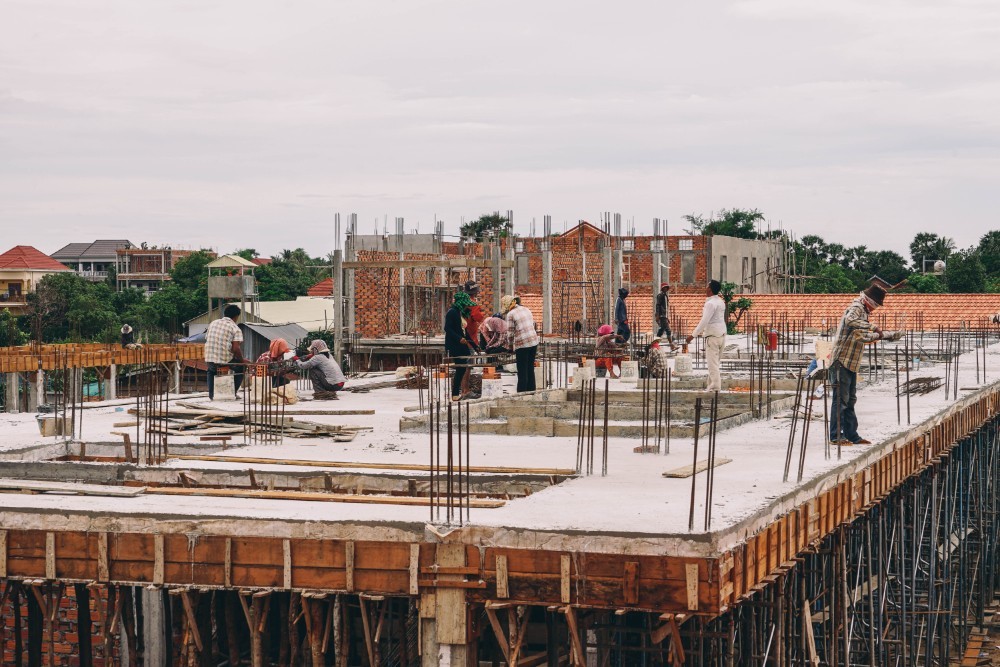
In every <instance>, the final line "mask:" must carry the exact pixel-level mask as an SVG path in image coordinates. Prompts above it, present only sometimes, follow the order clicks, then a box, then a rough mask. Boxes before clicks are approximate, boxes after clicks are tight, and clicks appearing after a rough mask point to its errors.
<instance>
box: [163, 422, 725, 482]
mask: <svg viewBox="0 0 1000 667" xmlns="http://www.w3.org/2000/svg"><path fill="white" fill-rule="evenodd" d="M241 416H242V415H241ZM170 458H171V459H172V460H178V461H215V462H223V463H227V462H229V463H252V464H255V465H257V464H260V465H274V466H299V467H306V468H353V469H357V470H362V469H366V470H410V471H414V472H430V466H426V465H421V464H419V463H365V462H360V461H318V460H315V459H268V458H260V457H255V456H213V455H209V454H206V455H203V456H196V455H177V456H171V457H170ZM720 460H721V459H720ZM468 471H469V472H482V473H497V474H501V475H558V476H561V477H569V476H575V475H576V471H575V470H573V469H572V468H512V467H505V466H469V468H468Z"/></svg>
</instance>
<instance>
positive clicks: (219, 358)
mask: <svg viewBox="0 0 1000 667" xmlns="http://www.w3.org/2000/svg"><path fill="white" fill-rule="evenodd" d="M241 313H242V311H241V310H240V307H239V306H237V305H235V304H229V305H228V306H226V309H225V310H223V311H222V315H223V316H222V317H221V318H219V319H217V320H215V321H214V322H212V323H211V324H209V325H208V330H207V331H206V332H205V365H206V366H207V367H208V400H210V401H211V400H213V399H214V398H215V376H216V374H218V372H219V368H221V367H223V366H231V368H232V371H233V391H239V390H240V385H241V384H243V364H245V363H246V359H244V358H243V349H242V347H241V345H242V343H243V332H242V331H240V328H239V327H238V326H237V325H236V322H237V321H238V320H239V319H240V314H241Z"/></svg>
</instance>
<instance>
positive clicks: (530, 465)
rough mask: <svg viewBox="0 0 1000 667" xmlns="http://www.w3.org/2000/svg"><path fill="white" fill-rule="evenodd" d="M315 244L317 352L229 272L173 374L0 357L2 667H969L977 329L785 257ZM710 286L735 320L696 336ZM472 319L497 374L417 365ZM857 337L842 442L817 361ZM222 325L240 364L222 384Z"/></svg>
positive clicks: (154, 359)
mask: <svg viewBox="0 0 1000 667" xmlns="http://www.w3.org/2000/svg"><path fill="white" fill-rule="evenodd" d="M510 217H512V214H510V213H509V212H508V218H510ZM345 229H346V232H347V234H346V243H345V245H344V247H343V248H342V249H341V248H338V249H337V250H335V252H334V253H333V255H332V257H331V266H330V269H329V270H330V273H329V274H328V275H330V276H331V277H330V278H328V279H326V280H325V281H322V282H319V283H317V284H316V285H314V286H313V287H312V288H311V289H310V290H309V297H308V298H307V297H303V299H306V298H307V299H308V302H309V304H311V305H308V308H314V307H315V308H318V309H317V310H309V312H310V313H314V312H315V313H321V315H308V316H303V317H307V318H315V317H322V318H323V321H321V322H319V324H316V325H315V326H314V328H312V329H310V328H308V327H307V326H306V325H307V324H308V322H303V321H301V318H300V322H299V323H296V322H295V321H294V320H293V318H292V317H290V316H289V317H287V319H286V318H284V317H282V318H281V321H273V320H274V319H276V318H272V320H271V321H268V320H267V319H266V318H265V308H262V304H261V302H259V300H258V294H257V289H256V287H255V279H254V269H255V266H259V265H255V264H253V263H251V262H250V261H248V260H241V259H240V258H238V257H236V256H231V255H224V256H222V257H219V258H217V259H215V260H213V262H212V263H211V264H210V265H209V269H208V276H207V289H208V295H209V307H208V312H207V314H206V315H204V316H202V317H200V318H196V319H195V320H191V321H190V322H188V323H187V324H188V327H189V331H188V333H189V334H191V338H190V340H193V341H195V342H178V343H171V344H136V343H135V342H133V340H132V339H131V338H127V336H128V335H129V333H130V330H129V331H127V330H126V329H127V327H123V329H122V344H113V345H112V344H104V343H79V344H73V343H67V344H51V345H42V344H38V343H32V344H29V345H24V346H11V347H3V348H0V376H2V386H3V390H2V393H0V404H2V406H3V413H2V414H0V499H2V501H0V617H2V623H0V651H2V653H0V655H2V657H0V663H2V664H4V665H18V666H22V665H24V666H29V665H31V666H33V665H80V666H81V667H89V666H98V665H99V666H104V665H130V666H135V665H171V666H172V665H199V666H205V667H207V666H209V665H212V666H218V665H233V666H235V665H251V666H252V667H264V666H269V665H313V666H314V667H319V666H323V665H333V666H336V667H347V666H354V665H370V666H375V665H385V666H389V665H393V666H395V665H449V666H459V665H461V666H463V667H466V666H480V665H483V666H485V665H510V666H514V665H518V666H531V665H549V666H553V667H555V666H558V665H575V666H578V667H583V666H590V665H596V666H600V667H603V666H605V665H668V664H669V665H699V666H719V667H722V666H724V665H779V666H785V665H844V666H847V665H975V664H980V663H979V662H978V660H979V656H980V649H981V648H982V647H983V644H984V642H985V641H986V640H985V637H986V633H987V632H988V631H989V630H990V628H992V626H993V624H994V622H995V614H996V612H997V609H998V606H997V603H996V596H997V590H998V587H1000V569H998V568H1000V543H998V541H997V535H998V532H1000V530H998V529H1000V512H998V508H1000V456H998V454H997V452H998V451H1000V450H998V447H997V444H998V441H1000V418H998V416H997V414H998V409H1000V384H998V381H1000V327H998V326H997V324H996V323H995V322H994V321H993V319H992V318H993V316H994V314H996V313H997V312H998V311H1000V294H968V295H965V294H914V293H904V292H902V291H898V292H897V291H896V289H897V288H899V287H900V285H890V284H888V283H886V282H885V281H882V280H881V279H878V277H877V276H874V277H873V280H872V285H871V286H870V287H868V288H866V290H865V291H863V292H862V293H861V294H860V295H859V294H857V293H854V294H803V293H801V292H802V283H803V282H804V281H806V280H808V279H809V276H808V272H809V270H810V268H811V267H803V266H798V265H796V262H795V259H794V254H793V253H791V252H790V250H789V248H788V245H787V242H786V241H785V240H778V239H776V240H770V239H766V240H765V239H754V240H749V239H740V238H732V237H726V236H719V235H717V236H705V235H684V236H671V235H668V234H667V233H666V226H665V222H664V223H663V226H662V227H661V223H660V221H659V220H657V221H655V225H654V233H653V234H652V235H641V234H634V233H633V234H631V235H629V234H623V233H622V232H623V230H622V228H621V220H620V218H618V217H612V216H611V215H610V214H607V215H602V218H601V221H600V223H598V224H589V223H586V222H581V223H580V224H578V225H576V226H574V227H572V228H570V229H567V230H566V231H564V233H562V234H553V232H552V229H551V221H550V219H548V217H546V218H545V219H544V220H543V229H542V233H541V234H539V235H538V236H535V235H533V234H532V235H529V236H524V237H514V236H510V237H507V238H491V239H485V240H475V239H472V238H469V239H464V240H460V241H452V240H446V237H445V236H444V234H443V233H442V230H441V229H440V228H438V229H436V230H435V232H434V233H433V234H408V233H404V231H403V221H402V219H398V220H397V233H396V234H373V235H370V236H368V235H362V234H359V233H358V227H357V220H356V218H355V217H352V218H349V219H348V220H347V225H346V227H345ZM661 232H662V233H661ZM339 233H340V220H339V216H338V218H337V221H336V234H337V235H338V237H339ZM81 245H82V244H81ZM67 252H68V251H67ZM82 252H83V251H82V250H81V251H80V253H82ZM117 252H118V254H119V255H120V256H124V257H125V258H126V260H127V261H129V262H132V263H133V264H131V265H130V266H132V267H133V268H131V269H130V273H126V272H119V273H118V277H117V280H119V281H127V280H139V279H140V278H142V275H140V274H143V273H144V272H145V270H144V269H143V270H140V269H136V268H134V266H135V264H134V263H135V262H137V261H139V259H138V258H140V256H141V255H142V254H143V253H147V254H148V252H147V251H146V250H145V249H139V250H135V249H132V248H126V249H125V250H121V249H119V250H118V251H117ZM156 252H161V251H159V250H156ZM162 252H167V251H162ZM80 253H78V254H80ZM22 254H23V253H22ZM164 261H166V260H164ZM158 266H159V265H158ZM81 267H83V264H82V263H81ZM64 268H65V267H64ZM81 270H82V269H81ZM100 270H101V268H100V267H96V268H95V265H94V264H93V263H92V262H91V263H89V264H88V265H87V267H86V271H89V272H91V273H93V272H95V271H100ZM157 271H162V268H157ZM729 283H732V284H734V285H735V293H734V294H729V295H727V298H729V299H733V302H734V303H735V302H736V301H739V300H746V301H748V302H749V303H748V304H747V303H744V306H745V307H742V308H741V309H739V310H738V312H737V313H736V314H735V317H736V320H737V321H735V322H731V324H733V325H734V326H733V327H732V329H731V331H730V333H728V335H726V334H715V335H713V334H711V333H709V334H705V330H704V329H703V328H702V327H703V324H702V323H700V322H699V320H700V319H702V317H703V306H704V307H705V308H706V309H707V308H708V306H707V305H706V303H707V302H706V298H708V300H709V301H711V300H713V299H717V297H716V296H714V294H719V289H721V285H720V287H719V289H716V288H713V287H712V285H713V284H715V285H719V284H729ZM706 286H708V292H706ZM143 289H151V288H149V287H147V286H146V285H145V284H144V285H143ZM713 290H714V291H713ZM668 292H669V302H667V301H666V299H665V298H663V299H658V298H657V295H658V294H663V295H667V293H668ZM18 294H20V292H18ZM720 296H721V294H720ZM515 297H517V298H515ZM471 299H474V300H475V303H477V304H481V305H482V310H483V311H484V312H488V313H499V314H500V315H503V314H504V313H508V312H510V313H514V312H516V311H518V310H524V309H527V310H528V311H530V313H531V314H533V318H534V326H533V328H534V330H533V331H531V332H528V334H525V333H524V332H523V331H522V332H519V333H518V336H522V335H525V336H526V335H530V336H534V335H537V336H538V339H539V342H538V344H537V350H534V351H532V355H533V356H532V357H531V358H530V359H529V360H528V362H527V363H525V362H524V359H523V357H522V355H521V354H520V349H518V350H516V351H515V350H501V351H496V350H494V351H489V350H488V349H487V348H488V346H487V345H483V346H482V347H483V351H481V352H480V351H478V350H477V351H476V353H475V354H470V355H468V356H467V357H466V356H460V355H455V354H454V353H453V350H454V348H453V347H450V346H449V347H446V346H448V345H450V343H448V340H449V339H448V338H447V337H446V335H450V333H447V327H448V324H447V323H448V321H449V320H448V318H449V310H450V309H453V308H455V307H456V306H455V305H454V304H462V303H466V302H467V301H466V300H471ZM718 300H719V302H720V303H722V301H721V299H718ZM622 302H624V303H626V305H627V308H628V313H629V315H628V318H627V322H628V324H629V325H630V326H629V328H627V329H625V330H626V331H627V333H628V335H627V336H623V337H622V338H621V339H616V340H617V343H615V345H616V347H615V348H614V349H615V352H614V354H613V355H610V356H608V355H604V356H602V354H601V352H600V351H599V350H597V351H595V343H594V340H595V338H596V337H597V336H598V335H599V334H600V332H601V331H602V330H603V329H604V327H605V326H607V330H608V331H611V329H612V328H611V326H609V325H610V324H611V323H615V322H617V323H618V329H617V331H616V332H615V333H617V334H620V333H621V331H622V327H621V323H622V322H623V320H622V319H621V317H620V316H619V315H617V313H618V311H619V309H620V308H622V307H623V305H622ZM291 303H292V304H295V303H297V302H291ZM666 303H669V305H668V306H667V307H666V314H665V315H664V319H665V320H666V322H661V321H659V318H658V317H657V315H656V313H657V312H658V311H657V308H659V307H660V304H666ZM727 303H728V301H727ZM227 304H228V305H227ZM315 304H319V305H318V306H316V305H315ZM518 304H520V305H518ZM233 305H238V306H240V309H239V311H238V312H239V314H240V318H236V319H238V320H239V321H238V324H234V322H235V321H236V320H235V319H234V320H232V321H230V320H227V319H226V318H229V317H230V316H229V315H227V314H226V313H229V312H231V311H230V310H229V308H231V307H232V306H233ZM862 306H864V307H865V308H866V309H867V312H869V313H870V325H871V327H872V329H871V331H876V329H877V335H875V334H872V335H871V336H869V338H870V339H866V340H865V341H864V343H865V344H864V345H863V347H861V348H860V349H859V350H857V351H856V352H855V361H857V363H858V364H859V365H858V366H857V371H856V381H857V389H856V393H857V403H856V416H857V422H858V423H857V424H856V425H853V426H852V425H851V424H844V423H841V421H842V419H843V418H842V417H841V415H842V414H847V413H845V412H842V410H841V408H840V407H839V403H838V402H837V401H839V400H842V399H844V396H845V395H846V393H848V392H849V391H850V390H849V388H848V387H847V386H846V384H845V380H843V379H842V378H843V377H844V376H842V375H838V371H837V370H836V369H837V366H838V364H839V362H838V361H837V359H838V357H837V354H838V350H841V349H842V348H841V347H840V346H841V345H842V344H843V339H842V336H843V335H845V334H843V326H842V318H843V319H844V320H846V319H847V318H848V315H845V311H846V313H848V314H849V313H851V312H853V311H852V308H855V307H856V308H858V309H860V308H861V307H862ZM306 307H307V306H303V305H301V304H299V306H297V307H296V308H300V309H304V308H306ZM287 308H288V310H287V311H286V312H288V313H291V312H293V309H292V306H288V307H287ZM295 312H298V311H295ZM705 312H707V310H706V311H705ZM859 312H860V311H859ZM866 317H867V315H866ZM727 318H728V313H727ZM496 319H504V317H499V318H496ZM220 320H223V321H225V323H226V326H229V327H233V328H238V329H239V330H240V331H241V332H242V334H241V335H242V340H243V347H244V349H243V352H244V353H245V357H246V359H247V361H245V362H244V361H242V360H241V361H239V363H235V362H234V363H233V364H232V367H231V368H230V369H229V373H228V374H227V373H224V372H222V371H219V370H217V368H216V366H217V364H216V362H214V361H213V357H212V354H213V352H212V351H211V350H209V349H206V348H210V347H211V346H212V344H213V343H212V339H211V336H212V335H213V333H212V332H213V331H214V330H213V329H212V327H213V326H215V324H214V323H216V322H218V321H220ZM506 321H513V322H515V324H516V320H511V315H507V316H506ZM663 325H666V326H665V327H663ZM512 326H513V325H512ZM462 327H463V332H462V333H460V334H459V335H460V336H461V335H465V333H464V332H465V331H466V329H465V328H464V327H465V323H464V322H463V324H462ZM661 327H663V328H665V330H666V331H667V333H666V334H665V335H661V334H658V333H657V329H658V328H661ZM206 329H208V334H207V336H208V338H209V341H208V342H207V343H206V342H197V341H198V340H199V339H198V338H196V336H197V335H203V336H204V335H205V333H204V332H205V330H206ZM307 331H319V332H321V333H323V334H329V338H330V350H328V351H327V352H328V354H327V356H328V357H330V358H332V359H334V360H337V361H341V362H343V363H342V365H343V371H344V374H346V382H344V383H343V384H342V385H340V386H339V387H337V388H335V389H333V390H331V391H326V390H320V389H317V387H319V386H320V385H317V384H316V380H315V379H313V380H310V378H312V377H313V376H312V375H307V374H305V373H300V374H298V375H295V376H288V383H287V384H284V380H282V381H280V382H279V379H281V378H284V377H285V375H284V373H285V371H286V370H287V368H286V367H282V370H280V371H275V364H276V363H277V362H278V361H280V360H282V359H285V360H287V363H288V364H295V363H301V362H300V361H298V360H299V357H300V356H302V357H303V358H307V359H308V358H312V356H315V355H319V354H322V353H323V352H324V351H325V350H326V345H327V344H326V343H325V342H323V341H318V342H319V343H320V344H319V345H318V346H316V345H315V344H313V341H311V336H309V335H307ZM701 334H705V336H702V335H701ZM607 335H611V336H612V337H614V335H615V334H607ZM511 336H512V337H513V333H511ZM713 338H714V339H717V340H716V341H715V342H713V341H712V340H711V339H713ZM718 339H721V340H718ZM484 340H485V338H484ZM279 341H280V342H281V343H285V342H287V345H284V346H283V347H282V346H281V345H280V344H279ZM715 345H718V347H713V346H715ZM858 345H859V346H860V343H859V344H858ZM515 347H516V345H515ZM228 349H229V348H228V347H227V348H226V353H227V357H228ZM258 354H260V355H261V356H259V357H258ZM281 354H284V355H285V356H284V357H281V356H279V355H281ZM307 354H308V355H309V356H307ZM293 355H294V356H293ZM716 355H719V356H716ZM595 357H596V358H595ZM253 359H256V361H252V360H253ZM858 360H859V361H858ZM713 364H717V365H716V366H713ZM289 367H291V366H289ZM526 368H527V369H529V370H527V371H526V370H525V369H526ZM616 368H617V375H615V369H616ZM717 368H721V378H720V379H719V385H718V386H714V387H713V386H712V384H711V383H712V382H713V380H712V378H713V372H714V371H713V369H717ZM237 369H239V370H237ZM338 372H339V371H338ZM525 373H528V374H530V376H531V377H530V378H526V377H525ZM466 374H467V375H468V382H469V388H468V389H467V390H466V389H463V390H462V396H461V397H459V395H458V393H457V387H458V380H457V379H456V380H454V384H453V378H455V377H456V376H457V377H458V378H461V377H462V376H463V375H466ZM838 378H840V379H838ZM241 379H242V386H240V381H241ZM526 382H528V384H525V383H526ZM526 387H528V388H527V389H526ZM459 398H461V400H458V399H459ZM851 407H852V409H851V411H850V414H852V415H853V414H854V409H855V406H854V404H853V403H852V405H851ZM855 426H856V428H854V427H855ZM852 428H853V431H852V430H851V429H852ZM841 433H843V436H841ZM834 434H836V435H834ZM996 620H1000V619H996ZM970 661H971V662H970Z"/></svg>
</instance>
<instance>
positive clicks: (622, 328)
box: [615, 322, 632, 343]
mask: <svg viewBox="0 0 1000 667" xmlns="http://www.w3.org/2000/svg"><path fill="white" fill-rule="evenodd" d="M615 333H616V334H618V335H619V336H621V337H622V340H623V341H624V342H626V343H627V342H628V341H629V339H630V338H631V337H632V329H630V328H629V326H628V322H622V323H621V324H619V325H618V331H616V332H615Z"/></svg>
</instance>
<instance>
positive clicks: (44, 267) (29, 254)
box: [0, 245, 73, 271]
mask: <svg viewBox="0 0 1000 667" xmlns="http://www.w3.org/2000/svg"><path fill="white" fill-rule="evenodd" d="M0 269H10V270H14V271H19V270H20V271H72V270H73V269H71V268H69V267H68V266H66V265H65V264H62V263H61V262H57V261H56V260H54V259H52V258H51V257H49V256H48V255H46V254H45V253H43V252H42V251H41V250H38V249H37V248H34V247H32V246H30V245H17V246H14V247H13V248H11V249H10V250H8V251H7V252H5V253H4V254H2V255H0Z"/></svg>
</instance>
